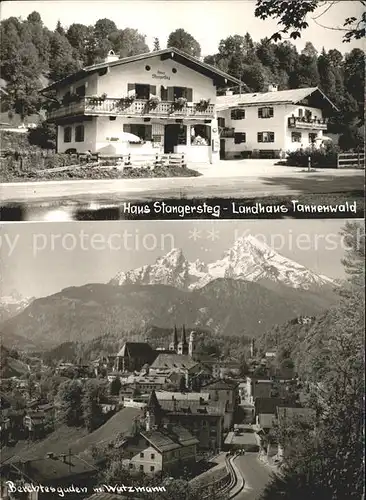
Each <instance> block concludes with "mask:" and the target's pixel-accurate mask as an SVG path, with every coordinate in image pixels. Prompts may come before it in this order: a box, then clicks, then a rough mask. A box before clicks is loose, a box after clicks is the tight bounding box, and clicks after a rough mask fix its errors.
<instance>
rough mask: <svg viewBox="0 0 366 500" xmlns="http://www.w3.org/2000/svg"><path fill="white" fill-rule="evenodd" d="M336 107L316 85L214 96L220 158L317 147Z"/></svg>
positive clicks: (274, 155)
mask: <svg viewBox="0 0 366 500" xmlns="http://www.w3.org/2000/svg"><path fill="white" fill-rule="evenodd" d="M337 111H338V109H337V107H336V106H335V105H334V104H333V103H332V101H331V100H330V99H329V98H328V97H327V96H326V95H325V94H324V92H322V90H320V89H319V88H318V87H308V88H301V89H290V90H278V89H277V86H276V85H270V86H269V88H268V92H254V93H242V94H235V95H233V94H232V92H228V93H227V95H223V96H220V97H218V98H217V115H218V126H219V132H220V154H221V157H222V158H225V159H230V158H260V157H261V158H265V157H266V158H280V157H282V156H283V157H284V155H285V154H286V152H288V151H295V150H297V149H300V148H306V147H320V146H321V145H322V142H323V141H324V140H325V138H324V136H323V133H324V132H325V131H326V130H327V123H328V117H329V116H330V115H331V114H334V113H335V112H337Z"/></svg>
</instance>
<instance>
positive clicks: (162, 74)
mask: <svg viewBox="0 0 366 500" xmlns="http://www.w3.org/2000/svg"><path fill="white" fill-rule="evenodd" d="M151 76H152V78H157V79H159V80H170V76H168V75H167V74H166V72H165V71H160V70H158V71H157V72H156V73H153V74H152V75H151Z"/></svg>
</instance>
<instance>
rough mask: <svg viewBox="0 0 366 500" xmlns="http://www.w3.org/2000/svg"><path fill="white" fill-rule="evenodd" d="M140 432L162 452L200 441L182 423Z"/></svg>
mask: <svg viewBox="0 0 366 500" xmlns="http://www.w3.org/2000/svg"><path fill="white" fill-rule="evenodd" d="M140 434H141V436H143V437H144V438H145V439H146V440H147V441H149V443H151V445H152V446H154V448H156V449H157V450H159V451H161V452H164V451H171V450H175V449H177V448H181V447H182V446H190V445H193V444H198V442H199V441H198V439H196V438H195V437H194V436H192V434H191V433H190V432H189V431H188V430H187V429H185V428H184V427H182V426H180V425H175V426H171V427H170V426H169V427H166V428H159V429H157V430H152V431H149V432H148V431H140Z"/></svg>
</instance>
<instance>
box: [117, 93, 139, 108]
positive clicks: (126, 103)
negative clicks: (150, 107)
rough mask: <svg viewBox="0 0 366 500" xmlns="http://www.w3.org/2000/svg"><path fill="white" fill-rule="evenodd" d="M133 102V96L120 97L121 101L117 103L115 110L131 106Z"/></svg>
mask: <svg viewBox="0 0 366 500" xmlns="http://www.w3.org/2000/svg"><path fill="white" fill-rule="evenodd" d="M134 101H135V96H132V95H131V96H127V97H121V99H120V100H119V101H118V102H117V104H116V106H117V108H119V109H121V110H123V109H126V108H128V107H129V106H131V104H132V103H133V102H134Z"/></svg>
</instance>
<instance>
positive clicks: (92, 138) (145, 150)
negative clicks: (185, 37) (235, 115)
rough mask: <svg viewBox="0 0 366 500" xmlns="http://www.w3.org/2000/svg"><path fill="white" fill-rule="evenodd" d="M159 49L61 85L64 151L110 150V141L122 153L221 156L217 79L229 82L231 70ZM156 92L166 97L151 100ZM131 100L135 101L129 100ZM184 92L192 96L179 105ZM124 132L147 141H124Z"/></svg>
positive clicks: (55, 116)
mask: <svg viewBox="0 0 366 500" xmlns="http://www.w3.org/2000/svg"><path fill="white" fill-rule="evenodd" d="M174 50H175V49H174ZM154 54H155V53H153V54H150V55H148V56H147V57H146V58H143V57H142V58H139V56H137V60H130V59H132V58H129V59H128V60H120V61H127V62H120V61H119V60H117V61H116V60H114V61H109V62H108V61H107V62H106V63H103V64H101V65H97V66H94V67H91V68H85V70H83V71H84V73H85V72H86V73H87V74H82V73H81V74H80V76H79V74H76V76H75V77H74V78H73V75H71V78H68V79H65V80H64V81H61V82H58V83H56V84H55V85H54V88H53V89H52V90H54V91H55V93H56V98H57V100H58V101H59V103H60V104H59V107H58V108H56V109H52V110H51V111H50V112H49V114H48V119H49V120H51V121H54V122H55V123H56V124H57V126H58V134H57V150H58V152H60V153H64V152H67V151H70V150H71V151H76V152H77V153H84V152H87V151H90V152H92V153H98V152H101V153H102V152H103V149H105V148H107V147H109V149H114V150H115V153H116V154H125V153H131V154H133V153H136V154H152V153H166V154H169V153H184V154H185V157H186V160H187V161H189V162H198V163H215V162H216V161H218V160H219V150H220V141H219V133H218V132H219V131H218V125H217V120H216V107H215V106H216V89H217V81H218V80H216V79H215V78H217V79H220V80H219V81H220V84H221V85H222V82H223V81H226V79H225V78H224V77H225V75H224V76H223V75H222V74H220V72H219V73H218V74H217V75H216V73H217V71H218V70H215V68H211V67H208V66H207V65H206V66H204V67H203V68H201V66H200V65H202V63H200V62H199V61H197V60H195V61H193V62H192V60H188V61H186V60H185V56H184V55H182V54H181V53H179V51H178V52H177V51H176V52H174V53H173V52H171V53H170V52H168V53H167V51H159V52H158V53H157V55H156V56H155V55H154ZM191 59H192V58H191ZM227 76H228V75H227ZM229 78H230V77H229ZM51 87H52V86H51ZM51 87H50V88H51ZM45 90H46V91H47V90H48V89H45ZM70 96H71V97H72V98H73V100H72V101H71V102H69V101H66V98H67V99H69V98H70ZM155 98H156V99H157V101H158V104H156V105H155V106H154V107H149V103H150V101H151V100H153V99H155ZM126 99H130V100H131V101H132V102H129V104H128V105H125V101H126ZM179 99H183V100H184V101H185V102H184V105H183V106H182V107H177V106H176V104H177V100H179ZM121 100H122V101H123V100H125V101H124V102H123V105H121ZM202 101H203V105H202ZM55 107H56V106H55ZM81 127H82V128H83V131H82V132H81V131H80V128H81ZM123 132H129V133H132V134H134V135H138V136H139V137H141V139H142V141H143V142H142V143H141V144H132V143H128V142H124V141H123V139H121V137H119V136H121V135H122V136H123ZM107 149H108V148H107Z"/></svg>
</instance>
